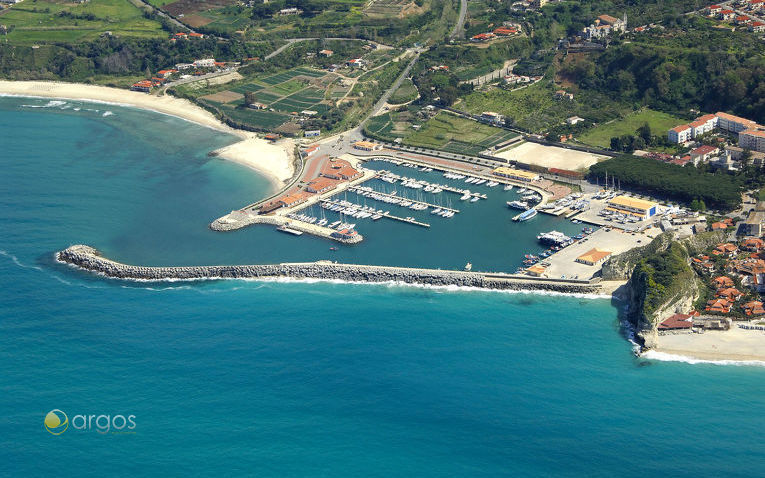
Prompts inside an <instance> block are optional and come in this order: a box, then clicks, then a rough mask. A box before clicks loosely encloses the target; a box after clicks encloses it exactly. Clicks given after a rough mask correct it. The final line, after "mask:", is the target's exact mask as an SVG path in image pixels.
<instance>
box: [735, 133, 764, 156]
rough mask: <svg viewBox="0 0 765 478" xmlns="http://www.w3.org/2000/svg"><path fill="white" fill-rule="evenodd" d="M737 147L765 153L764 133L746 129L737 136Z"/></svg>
mask: <svg viewBox="0 0 765 478" xmlns="http://www.w3.org/2000/svg"><path fill="white" fill-rule="evenodd" d="M738 146H739V147H740V148H744V149H749V150H751V151H758V152H760V153H765V131H763V130H759V129H747V130H744V131H742V132H740V133H739V134H738Z"/></svg>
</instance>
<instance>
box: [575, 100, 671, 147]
mask: <svg viewBox="0 0 765 478" xmlns="http://www.w3.org/2000/svg"><path fill="white" fill-rule="evenodd" d="M683 122H684V121H683V120H682V119H680V118H677V117H675V116H672V115H669V114H667V113H661V112H659V111H654V110H651V109H648V108H646V109H643V110H641V111H638V112H636V113H633V114H630V115H628V116H626V117H624V118H622V119H618V120H614V121H612V122H610V123H606V124H603V125H600V126H597V127H595V128H593V129H591V130H589V131H588V132H587V133H585V134H584V135H582V136H581V137H580V138H577V139H579V141H581V142H582V143H585V144H591V145H593V146H600V147H601V148H608V147H609V146H610V145H611V138H613V137H614V136H623V135H626V134H632V135H634V134H635V130H637V129H638V128H640V127H641V126H643V125H644V124H645V123H648V124H649V125H650V126H651V132H652V133H653V134H654V135H657V136H664V135H666V134H667V130H668V129H670V128H673V127H675V126H677V125H680V124H682V123H683Z"/></svg>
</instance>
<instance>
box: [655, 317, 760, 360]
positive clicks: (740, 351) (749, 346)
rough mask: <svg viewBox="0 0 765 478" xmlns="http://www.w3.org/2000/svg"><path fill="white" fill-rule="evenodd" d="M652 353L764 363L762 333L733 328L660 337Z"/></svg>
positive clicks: (700, 358)
mask: <svg viewBox="0 0 765 478" xmlns="http://www.w3.org/2000/svg"><path fill="white" fill-rule="evenodd" d="M655 351H656V352H661V353H663V354H670V355H681V356H684V357H690V358H693V359H698V360H714V361H723V360H735V361H753V360H756V361H763V362H765V332H763V331H756V330H744V329H740V328H738V327H736V326H735V325H734V326H733V328H732V329H730V330H728V331H709V332H706V333H704V334H687V333H682V334H680V333H679V334H669V335H661V336H659V341H658V347H656V349H655Z"/></svg>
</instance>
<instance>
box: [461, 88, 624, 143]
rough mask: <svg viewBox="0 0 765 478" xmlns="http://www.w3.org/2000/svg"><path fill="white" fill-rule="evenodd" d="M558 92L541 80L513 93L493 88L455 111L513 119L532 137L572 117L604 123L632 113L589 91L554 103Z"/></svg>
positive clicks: (478, 93)
mask: <svg viewBox="0 0 765 478" xmlns="http://www.w3.org/2000/svg"><path fill="white" fill-rule="evenodd" d="M558 89H559V88H558V87H557V86H555V85H554V84H553V83H552V82H551V81H549V80H542V81H540V82H538V83H535V84H533V85H529V86H527V87H524V88H520V89H517V90H515V91H509V90H505V89H502V88H492V89H490V90H488V91H475V92H473V93H471V94H469V95H467V96H466V97H465V98H464V100H463V101H462V102H461V103H459V104H457V105H456V106H455V107H456V108H458V109H461V110H466V111H469V112H471V113H476V114H480V113H481V112H483V111H496V112H498V113H502V114H503V115H505V116H507V117H508V118H512V119H513V120H514V121H515V124H516V125H518V126H519V127H521V128H524V129H526V130H528V131H532V132H535V133H540V132H545V131H547V130H548V129H549V128H550V127H552V126H555V125H559V124H561V123H563V122H564V121H565V120H566V118H568V117H571V116H575V115H576V116H581V117H582V118H585V119H587V120H590V121H595V122H599V123H605V122H606V121H609V120H611V119H614V118H621V117H623V116H625V115H627V114H629V113H630V112H631V111H632V105H630V104H624V103H620V102H618V101H616V100H613V99H611V98H609V97H607V96H606V95H603V94H600V93H596V92H591V91H581V90H580V91H578V92H577V93H576V94H575V97H574V101H568V100H556V99H555V98H554V95H555V91H556V90H558ZM609 139H610V138H609Z"/></svg>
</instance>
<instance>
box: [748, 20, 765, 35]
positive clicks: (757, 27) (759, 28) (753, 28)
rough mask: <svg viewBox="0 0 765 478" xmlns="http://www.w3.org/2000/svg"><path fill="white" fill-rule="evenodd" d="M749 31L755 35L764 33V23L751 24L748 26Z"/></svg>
mask: <svg viewBox="0 0 765 478" xmlns="http://www.w3.org/2000/svg"><path fill="white" fill-rule="evenodd" d="M749 31H750V32H755V33H760V32H765V23H763V22H752V23H750V24H749Z"/></svg>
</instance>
